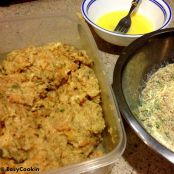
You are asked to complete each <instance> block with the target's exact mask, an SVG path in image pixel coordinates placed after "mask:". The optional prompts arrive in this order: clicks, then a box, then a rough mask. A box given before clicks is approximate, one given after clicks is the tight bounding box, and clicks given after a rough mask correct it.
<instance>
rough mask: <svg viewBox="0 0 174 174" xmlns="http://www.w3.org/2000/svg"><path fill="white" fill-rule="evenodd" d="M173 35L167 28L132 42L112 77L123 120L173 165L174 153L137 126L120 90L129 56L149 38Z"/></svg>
mask: <svg viewBox="0 0 174 174" xmlns="http://www.w3.org/2000/svg"><path fill="white" fill-rule="evenodd" d="M168 34H172V35H174V28H167V29H163V30H158V31H154V32H152V33H149V34H146V35H144V36H142V37H141V38H139V39H137V40H135V41H134V42H132V43H131V44H130V45H129V46H128V47H126V48H125V49H124V50H123V52H122V53H121V55H120V56H119V58H118V60H117V63H116V66H115V69H114V76H113V90H114V93H115V96H116V99H117V102H118V106H119V108H120V111H121V113H122V115H123V117H124V118H125V120H126V121H127V122H128V123H129V125H130V126H131V127H132V128H133V130H134V131H135V133H136V134H137V135H138V136H139V137H140V138H141V139H142V140H143V142H144V143H145V144H146V145H148V146H149V147H150V148H151V149H153V150H154V151H156V152H158V153H159V154H160V155H162V156H163V157H164V158H166V159H167V160H168V161H170V162H171V163H173V164H174V152H172V151H171V150H169V149H168V148H166V147H164V146H163V145H162V144H160V143H159V142H158V141H157V140H156V139H154V138H153V137H152V136H151V135H150V134H149V133H147V132H146V131H145V129H144V128H143V127H142V126H141V125H140V124H139V122H138V120H137V119H136V118H135V117H134V115H133V113H132V112H131V110H130V108H129V106H128V104H127V102H126V99H125V96H124V93H123V88H122V77H123V72H124V68H125V66H126V65H127V63H128V62H129V60H131V56H132V55H133V54H134V53H136V51H137V50H138V49H140V48H141V47H143V45H145V44H147V41H148V40H150V39H151V38H154V37H158V36H159V35H163V36H164V35H168Z"/></svg>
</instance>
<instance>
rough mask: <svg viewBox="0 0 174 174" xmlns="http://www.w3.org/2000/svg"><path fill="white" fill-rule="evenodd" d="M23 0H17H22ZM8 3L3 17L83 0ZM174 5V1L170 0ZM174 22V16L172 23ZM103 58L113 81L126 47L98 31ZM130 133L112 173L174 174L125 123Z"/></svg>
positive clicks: (76, 5) (73, 9) (67, 8)
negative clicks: (106, 39) (116, 67)
mask: <svg viewBox="0 0 174 174" xmlns="http://www.w3.org/2000/svg"><path fill="white" fill-rule="evenodd" d="M19 1H20V0H18V1H16V2H19ZM24 1H25V3H19V4H12V5H10V6H8V7H0V20H1V19H3V18H4V17H9V18H10V17H15V16H27V15H32V16H33V15H37V14H45V13H57V12H60V13H66V14H71V13H77V12H80V5H81V2H82V0H38V1H35V0H33V1H31V2H26V1H27V0H24ZM166 1H167V2H169V4H170V5H171V6H172V8H173V9H174V1H171V0H166ZM172 26H174V19H173V20H172V22H171V24H170V26H169V27H172ZM93 35H94V38H95V40H96V43H97V46H98V49H99V52H100V55H101V58H102V60H103V62H104V65H105V69H106V71H107V74H108V80H109V82H110V84H111V83H112V77H113V70H114V66H115V63H116V61H117V58H118V54H119V53H120V51H121V50H122V49H123V47H118V46H115V45H111V44H109V43H106V42H105V41H103V40H102V39H100V38H99V37H98V36H97V35H96V34H95V33H94V32H93ZM124 126H125V129H126V133H127V146H126V149H125V152H124V154H123V156H122V157H120V159H119V160H118V161H117V162H116V163H115V166H114V167H113V169H112V172H111V174H174V165H172V164H171V163H169V162H168V161H167V160H165V159H164V158H163V157H161V156H160V155H158V154H156V153H155V152H154V151H152V150H151V149H150V148H149V147H147V146H146V145H145V144H144V143H143V142H142V141H141V140H140V139H139V138H138V137H137V136H136V135H135V133H134V132H133V131H132V129H131V128H130V127H129V126H128V125H127V124H126V123H124Z"/></svg>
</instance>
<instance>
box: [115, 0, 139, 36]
mask: <svg viewBox="0 0 174 174" xmlns="http://www.w3.org/2000/svg"><path fill="white" fill-rule="evenodd" d="M139 1H140V0H133V1H132V5H131V8H130V10H129V12H128V14H127V16H125V17H124V18H122V19H121V20H120V21H119V23H118V24H117V26H116V28H115V29H114V32H118V33H127V32H128V30H129V28H130V26H131V23H132V22H131V14H132V12H133V11H134V9H135V8H136V7H137V5H138V3H139Z"/></svg>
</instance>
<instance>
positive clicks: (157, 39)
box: [113, 28, 174, 164]
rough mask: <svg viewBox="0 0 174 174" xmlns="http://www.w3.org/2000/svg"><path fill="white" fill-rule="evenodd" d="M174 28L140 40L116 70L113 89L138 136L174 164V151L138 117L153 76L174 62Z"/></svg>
mask: <svg viewBox="0 0 174 174" xmlns="http://www.w3.org/2000/svg"><path fill="white" fill-rule="evenodd" d="M173 45H174V28H172V29H163V30H158V31H155V32H152V33H149V34H146V35H144V36H143V37H141V38H139V39H137V40H136V41H134V42H133V43H132V44H130V45H129V46H128V47H127V48H126V49H125V50H124V51H123V52H122V54H121V55H120V57H119V59H118V60H117V64H116V67H115V70H114V79H113V89H114V92H115V95H116V98H117V101H118V105H119V108H120V111H121V113H122V115H123V116H124V118H125V119H126V120H127V121H128V123H129V124H130V125H131V127H132V128H133V129H134V131H135V132H136V133H137V135H138V136H139V137H140V138H141V139H142V140H143V141H144V142H145V144H147V145H148V146H149V147H151V148H152V149H154V150H155V151H156V152H158V153H159V154H161V155H162V156H164V157H165V158H166V159H168V160H169V161H171V162H172V163H173V164H174V152H172V151H171V150H169V149H168V148H166V147H165V146H163V145H162V144H160V143H159V142H158V141H157V140H156V139H155V138H153V137H152V136H151V135H150V134H149V133H148V132H147V131H146V130H145V129H144V127H143V125H142V123H141V122H140V121H138V119H137V118H136V115H137V114H138V112H136V111H137V109H138V107H139V96H140V94H141V91H142V89H143V87H144V86H145V82H146V80H147V77H148V76H149V74H152V73H153V72H155V71H156V70H157V69H158V68H159V67H161V66H164V65H166V64H168V63H174V47H173Z"/></svg>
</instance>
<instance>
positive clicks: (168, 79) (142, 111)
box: [137, 64, 174, 151]
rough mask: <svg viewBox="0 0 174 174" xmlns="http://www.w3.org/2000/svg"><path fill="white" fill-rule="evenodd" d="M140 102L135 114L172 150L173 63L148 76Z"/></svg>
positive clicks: (173, 119)
mask: <svg viewBox="0 0 174 174" xmlns="http://www.w3.org/2000/svg"><path fill="white" fill-rule="evenodd" d="M140 102H141V105H140V106H139V108H138V114H137V116H138V118H139V119H140V121H141V122H142V124H143V125H144V127H145V129H146V130H147V131H148V132H149V133H150V134H151V135H152V136H153V137H154V138H156V139H157V140H158V141H159V142H160V143H161V144H163V145H164V146H166V147H167V148H169V149H170V150H172V151H174V64H168V65H167V66H165V67H162V68H160V69H158V70H157V71H156V72H155V73H154V74H152V75H151V76H150V78H149V79H148V81H147V83H146V86H145V88H144V89H143V91H142V96H141V99H140Z"/></svg>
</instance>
